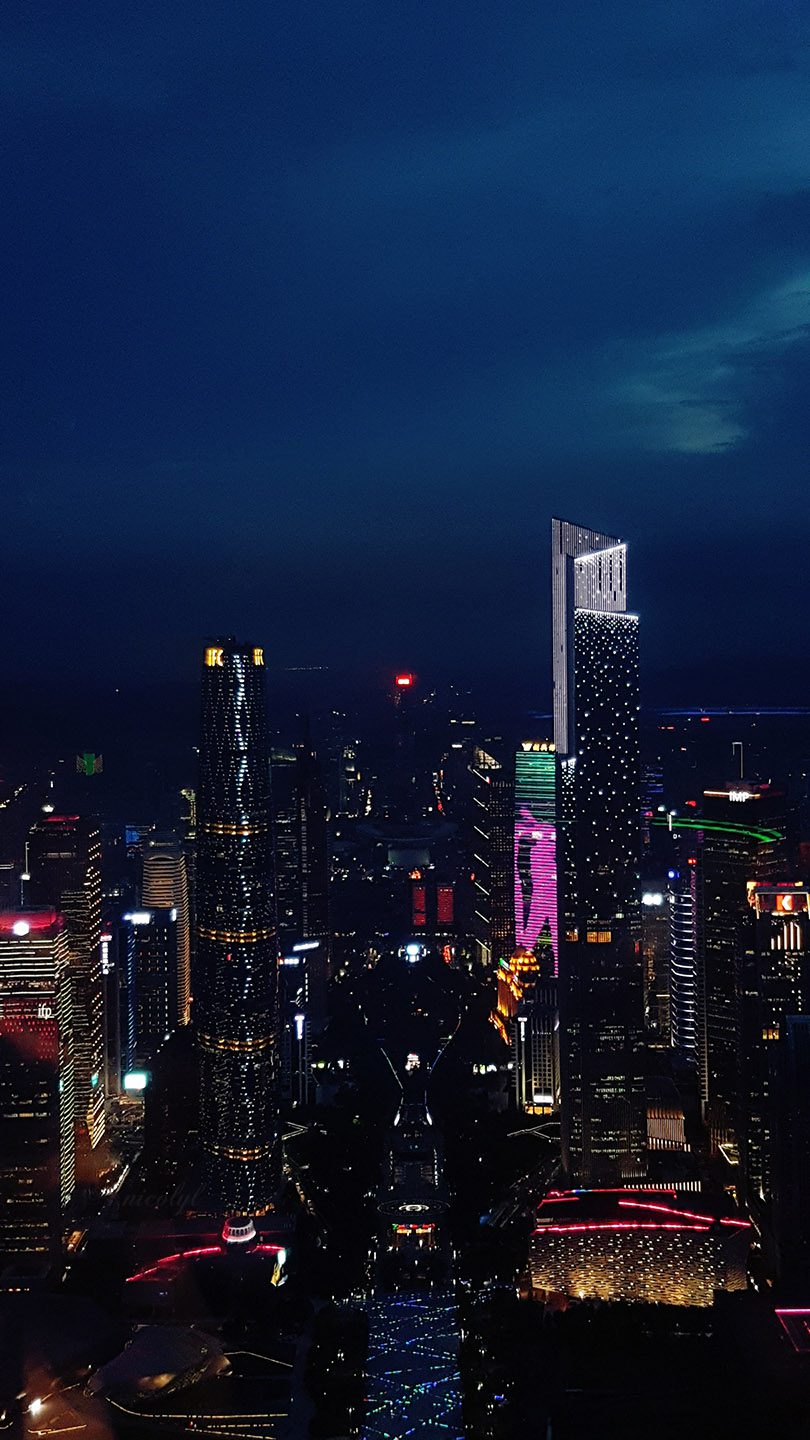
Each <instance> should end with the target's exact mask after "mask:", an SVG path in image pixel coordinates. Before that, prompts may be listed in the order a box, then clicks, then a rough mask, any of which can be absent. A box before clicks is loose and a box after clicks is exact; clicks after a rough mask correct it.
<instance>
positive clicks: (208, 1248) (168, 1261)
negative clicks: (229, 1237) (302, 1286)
mask: <svg viewBox="0 0 810 1440" xmlns="http://www.w3.org/2000/svg"><path fill="white" fill-rule="evenodd" d="M281 1248H282V1247H281V1246H280V1245H255V1246H254V1247H253V1253H255V1252H256V1251H257V1250H258V1251H260V1252H261V1253H262V1254H271V1253H272V1254H275V1255H277V1254H278V1252H279V1250H280V1249H281ZM224 1253H225V1252H224V1251H223V1248H222V1246H221V1245H203V1246H201V1247H200V1248H199V1249H198V1250H178V1251H177V1253H176V1254H175V1255H163V1256H162V1257H161V1259H160V1260H156V1261H155V1264H154V1265H150V1266H149V1269H148V1270H138V1271H137V1273H136V1274H135V1275H128V1276H127V1279H126V1283H127V1285H129V1284H130V1282H131V1281H133V1280H148V1279H149V1277H150V1275H159V1274H160V1271H161V1270H162V1269H163V1268H164V1267H165V1266H166V1265H176V1264H177V1262H178V1260H193V1259H194V1258H195V1257H196V1256H198V1255H222V1254H224Z"/></svg>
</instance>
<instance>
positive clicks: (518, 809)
mask: <svg viewBox="0 0 810 1440" xmlns="http://www.w3.org/2000/svg"><path fill="white" fill-rule="evenodd" d="M514 882H515V942H516V944H517V945H518V946H523V947H525V948H526V949H527V950H533V949H534V947H535V945H536V944H537V942H538V940H539V939H540V936H541V935H542V934H543V933H544V932H545V933H546V935H547V937H548V941H549V943H550V945H551V949H552V952H553V955H554V973H555V974H556V972H557V961H558V959H559V944H558V934H557V756H556V754H555V750H554V746H553V745H552V744H550V743H549V742H548V741H547V740H524V741H523V744H522V745H521V747H520V749H519V750H518V752H517V755H516V756H515V871H514Z"/></svg>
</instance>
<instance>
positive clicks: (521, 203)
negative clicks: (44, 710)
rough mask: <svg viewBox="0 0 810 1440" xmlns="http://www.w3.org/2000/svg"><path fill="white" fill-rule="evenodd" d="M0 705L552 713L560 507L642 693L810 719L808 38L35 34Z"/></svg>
mask: <svg viewBox="0 0 810 1440" xmlns="http://www.w3.org/2000/svg"><path fill="white" fill-rule="evenodd" d="M2 27H3V36H2V39H3V45H2V54H1V55H0V67H1V68H0V78H1V83H0V93H1V95H2V101H1V103H2V134H3V141H2V147H1V148H0V164H1V165H2V194H3V231H4V260H3V267H2V282H3V334H2V340H1V341H0V345H2V355H3V373H2V378H1V381H0V417H1V420H2V442H1V443H2V451H1V453H0V463H1V464H2V491H3V493H2V525H3V535H4V542H5V543H4V551H5V553H4V565H3V645H4V659H5V672H6V675H7V676H8V675H9V674H10V673H13V674H15V675H17V676H18V677H19V678H20V679H21V681H22V682H26V683H27V682H28V681H35V680H37V679H38V678H41V677H42V676H43V675H44V674H46V673H47V674H48V676H50V677H54V676H55V677H57V678H58V679H60V681H61V682H62V683H64V684H79V683H81V682H83V681H84V680H85V679H92V680H93V682H94V683H97V684H103V685H118V684H123V683H127V684H131V683H133V682H140V681H148V680H154V679H158V680H161V679H168V678H170V677H172V676H175V675H177V676H189V675H191V674H193V671H194V666H195V665H196V663H197V661H198V655H199V642H200V638H201V637H202V636H203V635H204V634H206V633H208V632H216V631H227V630H236V631H237V632H238V633H240V634H243V635H246V636H248V637H250V638H255V639H257V640H258V641H260V642H264V644H265V646H266V647H267V651H268V655H269V656H271V657H272V660H273V663H274V664H275V665H278V666H297V665H328V666H334V667H337V668H338V669H343V670H345V671H348V672H351V673H354V672H355V671H356V672H357V673H360V672H362V670H363V667H364V666H369V667H375V666H377V667H378V666H380V665H387V664H390V665H391V666H397V665H407V666H411V667H414V668H417V669H418V670H419V671H420V672H422V673H425V674H426V675H430V676H436V675H439V674H442V675H449V674H458V675H459V676H461V677H463V678H467V677H470V676H475V677H477V678H478V680H479V681H481V682H482V683H485V684H486V683H489V682H490V681H493V682H500V681H502V680H503V681H505V683H512V684H513V685H515V684H516V685H517V686H522V687H524V689H525V692H526V696H527V700H528V701H529V702H531V701H534V700H536V701H537V702H542V701H543V699H544V698H546V696H547V691H548V672H549V642H548V608H549V607H548V583H549V582H548V560H547V549H548V532H549V519H550V516H551V515H552V514H554V513H559V514H562V515H564V516H566V517H568V518H571V519H574V520H579V521H581V522H582V523H586V524H589V525H593V526H595V527H598V528H603V529H606V530H608V531H615V532H616V533H618V534H620V535H621V536H622V537H623V538H625V539H627V540H628V541H629V542H630V546H631V551H630V556H631V558H630V565H631V571H630V576H631V581H630V591H631V595H630V598H631V603H632V604H633V606H634V607H635V608H637V609H638V610H639V611H640V612H641V613H642V617H643V627H644V628H643V661H644V666H645V674H646V676H647V683H648V687H649V691H648V693H649V695H650V696H651V697H652V696H654V697H656V698H660V699H661V700H662V701H667V700H669V701H671V702H672V703H687V702H701V701H706V702H713V703H718V702H720V703H722V702H724V701H729V702H735V701H742V700H748V701H751V700H761V701H763V702H771V703H773V702H776V701H781V702H791V701H799V700H807V699H810V696H808V680H807V677H806V669H807V667H806V662H805V659H804V656H805V652H806V629H807V609H808V607H807V594H808V541H807V533H808V519H810V499H809V498H808V496H809V494H810V490H809V489H808V455H809V454H810V403H808V393H809V392H810V384H809V382H810V86H809V85H808V72H810V6H808V5H807V4H805V3H803V0H763V3H756V4H754V3H747V0H734V3H732V0H680V3H677V4H676V3H664V0H661V3H655V0H652V3H651V0H604V3H600V0H557V3H554V4H551V3H546V0H531V3H524V0H512V3H510V4H507V5H506V6H502V5H483V4H476V3H475V0H473V3H472V4H471V3H470V0H463V3H462V0H440V3H438V4H434V5H430V4H425V3H418V4H417V3H404V0H401V3H396V0H365V3H361V0H329V3H323V0H315V3H302V0H295V3H288V0H272V3H268V0H262V3H255V4H253V3H250V0H234V3H221V4H216V5H214V4H209V3H205V0H194V3H193V4H192V3H190V0H173V3H171V4H167V3H166V0H158V3H152V0H138V3H136V4H134V5H132V4H129V3H127V4H123V3H121V0H105V3H101V4H86V3H82V0H70V3H65V0H58V3H57V4H54V5H49V4H41V5H31V4H30V3H28V0H26V3H19V0H7V3H6V5H5V6H4V19H3V22H2Z"/></svg>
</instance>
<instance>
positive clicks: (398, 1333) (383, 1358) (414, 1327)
mask: <svg viewBox="0 0 810 1440" xmlns="http://www.w3.org/2000/svg"><path fill="white" fill-rule="evenodd" d="M368 1317H369V1347H368V1361H367V1363H366V1377H367V1381H368V1405H367V1408H366V1420H365V1424H364V1426H363V1435H362V1440H422V1437H423V1436H424V1437H426V1440H433V1437H435V1436H439V1435H441V1436H445V1437H447V1440H463V1435H464V1431H463V1428H462V1423H461V1377H460V1375H459V1369H458V1346H459V1334H458V1318H457V1314H456V1305H455V1299H454V1296H453V1291H452V1290H451V1289H449V1288H448V1289H443V1290H423V1291H418V1292H412V1293H405V1292H403V1291H394V1292H393V1293H392V1294H388V1295H385V1294H380V1293H379V1292H378V1294H377V1295H376V1296H375V1297H374V1299H373V1300H372V1301H371V1302H370V1304H369V1307H368Z"/></svg>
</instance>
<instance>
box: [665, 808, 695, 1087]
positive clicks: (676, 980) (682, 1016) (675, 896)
mask: <svg viewBox="0 0 810 1440" xmlns="http://www.w3.org/2000/svg"><path fill="white" fill-rule="evenodd" d="M690 840H691V842H692V843H691V845H690V843H689V842H690ZM694 850H695V839H694V836H693V835H692V836H690V835H689V834H687V835H686V836H685V837H679V843H678V848H677V851H676V855H677V859H678V869H677V870H673V871H672V872H671V874H670V877H669V939H670V951H669V1034H670V1042H671V1044H672V1048H673V1050H675V1051H676V1053H677V1054H678V1056H679V1058H680V1059H681V1060H682V1061H683V1062H684V1064H686V1065H689V1066H690V1067H692V1068H693V1069H697V1064H698V996H697V950H696V945H697V940H696V924H697V920H696V916H697V898H696V886H697V858H696V855H695V853H694Z"/></svg>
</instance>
